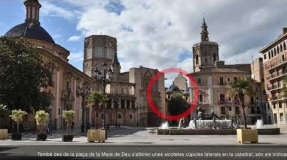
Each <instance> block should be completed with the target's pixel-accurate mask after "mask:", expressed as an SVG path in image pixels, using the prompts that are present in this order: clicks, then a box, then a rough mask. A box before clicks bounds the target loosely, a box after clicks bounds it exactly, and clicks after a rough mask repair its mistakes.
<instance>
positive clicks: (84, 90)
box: [77, 82, 91, 133]
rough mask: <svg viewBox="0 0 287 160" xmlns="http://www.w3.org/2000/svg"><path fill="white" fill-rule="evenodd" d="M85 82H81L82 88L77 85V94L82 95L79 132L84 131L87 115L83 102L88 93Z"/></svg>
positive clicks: (88, 88)
mask: <svg viewBox="0 0 287 160" xmlns="http://www.w3.org/2000/svg"><path fill="white" fill-rule="evenodd" d="M85 85H86V83H85V82H84V83H83V88H81V87H79V86H78V87H77V95H79V96H81V97H82V99H83V100H82V125H81V132H82V133H84V132H85V125H86V123H87V116H86V114H87V113H86V104H85V101H86V100H85V97H86V96H87V95H88V94H90V91H91V89H90V87H88V86H86V87H85Z"/></svg>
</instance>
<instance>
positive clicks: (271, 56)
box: [271, 50, 273, 58]
mask: <svg viewBox="0 0 287 160" xmlns="http://www.w3.org/2000/svg"><path fill="white" fill-rule="evenodd" d="M271 58H273V50H271Z"/></svg>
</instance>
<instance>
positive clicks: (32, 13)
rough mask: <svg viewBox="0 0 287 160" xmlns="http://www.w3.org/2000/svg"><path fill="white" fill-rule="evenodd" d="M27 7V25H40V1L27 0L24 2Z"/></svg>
mask: <svg viewBox="0 0 287 160" xmlns="http://www.w3.org/2000/svg"><path fill="white" fill-rule="evenodd" d="M24 5H25V6H26V20H25V22H26V23H35V24H39V25H40V22H39V11H40V8H41V7H42V6H41V4H40V3H39V2H38V0H26V1H25V2H24Z"/></svg>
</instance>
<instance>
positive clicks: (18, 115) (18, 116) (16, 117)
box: [10, 109, 27, 133]
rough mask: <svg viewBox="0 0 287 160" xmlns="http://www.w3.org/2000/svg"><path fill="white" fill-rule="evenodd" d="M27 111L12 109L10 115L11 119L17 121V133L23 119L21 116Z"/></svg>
mask: <svg viewBox="0 0 287 160" xmlns="http://www.w3.org/2000/svg"><path fill="white" fill-rule="evenodd" d="M26 114H27V112H25V111H22V110H21V109H19V110H13V111H12V114H11V115H10V117H11V119H12V120H13V121H15V122H16V123H17V133H18V132H19V125H20V123H21V122H22V121H23V116H25V115H26Z"/></svg>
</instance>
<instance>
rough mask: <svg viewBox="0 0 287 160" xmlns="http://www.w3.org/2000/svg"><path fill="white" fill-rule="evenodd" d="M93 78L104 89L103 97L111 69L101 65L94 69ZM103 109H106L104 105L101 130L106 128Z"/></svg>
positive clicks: (109, 79)
mask: <svg viewBox="0 0 287 160" xmlns="http://www.w3.org/2000/svg"><path fill="white" fill-rule="evenodd" d="M95 73H96V74H95V78H96V80H97V81H98V82H99V83H101V84H102V85H103V87H104V95H106V86H107V85H108V84H110V83H111V81H112V77H111V75H112V74H113V71H112V69H111V68H110V67H109V66H108V65H107V64H106V63H103V64H102V65H101V66H99V67H97V68H96V69H95ZM105 108H106V103H105V104H104V108H103V114H104V117H103V121H102V129H105V128H106V122H105V121H106V115H105Z"/></svg>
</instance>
